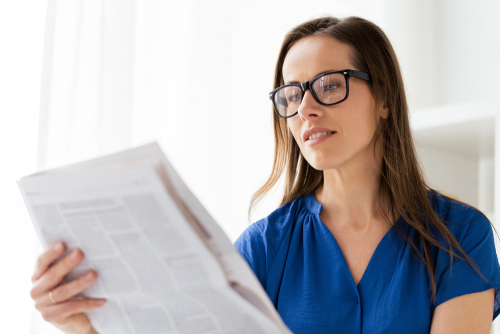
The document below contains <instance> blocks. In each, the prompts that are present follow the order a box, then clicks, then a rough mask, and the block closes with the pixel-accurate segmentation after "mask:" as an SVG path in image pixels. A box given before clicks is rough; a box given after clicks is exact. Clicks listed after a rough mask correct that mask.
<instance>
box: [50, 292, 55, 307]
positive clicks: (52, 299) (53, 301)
mask: <svg viewBox="0 0 500 334" xmlns="http://www.w3.org/2000/svg"><path fill="white" fill-rule="evenodd" d="M49 299H50V301H51V302H52V303H53V304H57V302H56V300H55V299H54V297H52V291H49Z"/></svg>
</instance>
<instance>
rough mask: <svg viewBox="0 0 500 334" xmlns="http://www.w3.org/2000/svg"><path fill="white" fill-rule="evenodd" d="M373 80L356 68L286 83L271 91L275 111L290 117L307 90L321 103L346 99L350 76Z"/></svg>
mask: <svg viewBox="0 0 500 334" xmlns="http://www.w3.org/2000/svg"><path fill="white" fill-rule="evenodd" d="M350 77H354V78H358V79H363V80H366V81H371V76H370V74H368V73H366V72H360V71H355V70H342V71H331V72H326V73H323V74H320V75H318V76H317V77H315V78H313V79H312V80H310V81H307V82H303V83H295V84H289V85H284V86H281V87H278V88H276V89H275V90H273V91H272V92H270V93H269V98H270V99H271V101H273V106H274V111H275V112H276V114H277V115H278V116H279V117H281V118H289V117H292V116H295V115H296V114H297V113H298V110H299V106H300V103H301V102H302V99H303V98H304V94H305V92H306V90H308V89H309V90H310V91H311V93H312V96H313V97H314V99H315V100H316V102H318V103H319V104H322V105H324V106H331V105H334V104H337V103H340V102H342V101H345V100H346V99H347V97H348V96H349V78H350Z"/></svg>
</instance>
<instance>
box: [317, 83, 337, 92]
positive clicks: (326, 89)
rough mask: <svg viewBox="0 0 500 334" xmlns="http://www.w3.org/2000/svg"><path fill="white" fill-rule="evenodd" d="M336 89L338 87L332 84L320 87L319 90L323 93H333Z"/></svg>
mask: <svg viewBox="0 0 500 334" xmlns="http://www.w3.org/2000/svg"><path fill="white" fill-rule="evenodd" d="M337 88H339V86H338V85H336V84H333V83H332V84H325V85H323V86H321V89H322V90H323V92H325V93H329V92H333V91H334V90H335V89H337Z"/></svg>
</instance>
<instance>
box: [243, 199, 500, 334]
mask: <svg viewBox="0 0 500 334" xmlns="http://www.w3.org/2000/svg"><path fill="white" fill-rule="evenodd" d="M436 195H437V196H436V197H435V198H434V199H432V198H433V197H432V196H430V197H429V200H430V201H431V203H432V204H433V207H434V210H435V211H436V212H437V213H438V214H439V215H440V217H441V218H442V219H444V220H445V221H447V222H452V223H453V222H456V223H462V224H448V223H447V225H448V228H449V229H450V231H451V232H452V233H453V235H454V236H455V238H456V239H457V241H458V242H459V243H460V245H461V247H462V249H463V250H464V251H465V252H466V253H467V255H468V256H469V257H470V258H471V259H472V260H473V261H474V263H475V264H476V265H477V267H478V268H479V270H480V271H481V273H482V274H483V276H484V277H486V278H487V279H489V280H490V281H491V285H489V284H488V283H487V282H485V281H484V280H483V279H482V278H481V277H480V276H479V275H478V274H477V272H476V271H474V269H473V268H472V267H471V266H470V265H469V264H468V263H467V262H466V261H462V260H457V258H456V257H455V258H454V262H453V266H452V268H451V270H450V257H449V254H448V253H447V252H445V251H443V250H442V249H440V248H439V247H436V246H434V245H431V248H432V250H433V254H434V256H433V259H434V263H435V264H436V272H435V280H436V287H437V296H436V302H435V304H430V298H431V295H432V287H431V281H430V279H429V278H428V276H427V273H426V268H425V266H424V265H423V263H421V262H420V261H419V260H418V259H416V258H415V256H414V255H413V253H414V251H413V250H411V246H410V245H409V244H408V245H407V246H406V247H405V245H404V244H403V242H402V241H401V240H400V238H399V237H398V234H397V233H396V231H395V230H394V226H392V227H391V229H390V230H389V231H388V232H387V233H386V235H385V236H384V237H383V238H382V240H381V241H380V243H379V244H378V246H377V248H376V249H375V252H374V253H373V255H372V258H371V259H370V262H369V263H368V266H367V268H366V270H365V272H364V274H363V276H362V279H361V281H360V282H359V283H358V285H357V286H356V284H355V282H354V279H353V277H352V275H351V272H350V270H349V268H348V266H347V262H346V261H345V258H344V256H343V254H342V251H341V249H340V247H339V245H338V244H337V242H336V240H335V238H334V237H333V235H332V233H331V232H330V230H328V228H327V227H326V226H325V225H324V224H323V223H322V221H321V219H320V217H319V214H320V212H321V208H322V205H321V204H320V203H319V202H317V201H316V199H315V198H314V193H311V194H309V195H307V196H302V197H299V198H297V199H295V200H294V201H292V202H290V203H288V204H285V205H283V206H281V207H280V208H278V209H276V210H275V211H274V212H272V213H271V214H270V215H269V216H268V217H266V218H263V219H261V220H259V221H257V222H255V223H254V224H252V225H250V226H249V227H248V228H247V229H246V230H245V231H244V232H243V233H242V234H241V235H240V237H239V238H238V239H237V240H236V241H235V243H234V245H235V246H236V248H237V249H238V251H239V252H240V254H241V255H242V256H243V257H244V258H245V259H246V260H247V262H248V263H249V264H250V266H251V267H252V269H253V271H254V273H255V275H256V276H257V278H258V279H259V281H260V283H261V284H262V287H263V288H264V289H265V290H266V292H267V294H268V295H269V298H270V299H271V301H272V302H273V303H274V306H275V307H276V309H277V310H278V312H279V314H280V315H281V317H282V318H283V321H284V322H285V324H286V325H287V326H288V327H289V328H290V330H291V331H292V332H293V333H296V334H298V333H333V332H338V333H345V334H348V333H419V334H423V333H429V331H430V325H431V321H432V315H433V312H434V309H435V308H436V307H437V306H438V305H439V304H441V303H443V302H445V301H447V300H449V299H451V298H454V297H457V296H461V295H464V294H470V293H474V292H481V291H485V290H488V289H491V288H495V305H494V310H493V319H492V320H494V319H495V318H496V316H497V315H498V314H499V313H500V265H499V263H498V258H497V254H496V250H495V244H494V239H493V230H492V228H491V226H490V223H489V221H488V220H487V219H486V217H485V216H484V215H483V214H482V213H481V212H479V211H478V210H476V209H473V208H471V207H468V206H466V205H464V204H461V203H459V202H457V201H455V200H452V199H450V198H447V197H444V196H440V195H439V194H436ZM395 224H397V225H399V226H400V227H401V228H402V229H403V232H404V233H405V232H406V231H407V228H410V237H412V236H413V235H414V229H413V228H411V227H410V226H409V225H408V224H407V223H406V221H405V220H404V219H403V218H402V217H399V219H398V220H397V221H396V223H395ZM438 240H439V241H440V242H441V244H442V245H444V247H445V248H446V243H445V242H444V239H442V237H441V236H440V237H439V238H438ZM410 250H411V252H410ZM454 251H455V253H456V254H460V253H459V252H458V251H457V250H456V249H455V248H454ZM422 254H423V253H422Z"/></svg>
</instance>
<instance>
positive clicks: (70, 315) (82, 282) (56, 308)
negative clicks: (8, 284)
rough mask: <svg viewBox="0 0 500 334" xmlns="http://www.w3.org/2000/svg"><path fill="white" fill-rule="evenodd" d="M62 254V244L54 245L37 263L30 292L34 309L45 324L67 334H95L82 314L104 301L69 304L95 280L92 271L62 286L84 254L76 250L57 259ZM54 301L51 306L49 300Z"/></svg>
mask: <svg viewBox="0 0 500 334" xmlns="http://www.w3.org/2000/svg"><path fill="white" fill-rule="evenodd" d="M64 251H65V245H64V244H63V243H55V244H53V245H51V246H50V247H49V248H48V249H47V250H46V251H45V252H43V253H42V254H41V255H40V256H39V257H38V260H37V262H36V266H35V271H34V273H33V276H32V278H31V281H32V283H33V286H32V289H31V291H30V295H31V298H32V299H33V300H34V301H35V308H36V309H37V310H38V311H39V312H40V313H41V314H42V317H43V319H44V320H46V321H48V322H50V323H51V324H53V325H54V326H55V327H57V328H58V329H60V330H61V331H62V332H64V333H67V334H97V332H96V331H95V329H94V328H93V327H92V325H91V324H90V322H89V321H88V319H87V317H86V316H85V314H83V312H85V311H89V310H92V309H95V308H98V307H101V306H103V305H104V303H105V300H104V299H88V298H87V299H79V300H69V299H70V298H71V297H74V296H76V295H77V294H79V293H80V292H82V291H83V290H85V289H86V288H88V287H89V286H90V285H92V284H93V283H94V282H95V281H96V279H97V273H96V272H95V271H93V270H91V271H89V272H88V273H86V274H85V275H84V276H82V277H80V278H77V279H75V280H73V281H71V282H68V283H65V284H62V285H61V281H62V279H63V278H64V276H66V275H67V274H68V273H69V272H70V271H71V270H72V269H73V268H74V267H75V266H76V265H78V263H80V262H81V261H82V259H83V253H82V251H81V250H79V249H75V250H73V251H71V252H70V253H68V254H67V255H66V256H64V257H63V258H61V259H60V261H58V262H57V263H56V262H55V261H56V260H57V259H59V258H60V257H61V256H62V255H63V254H64ZM49 291H52V298H53V299H54V300H56V301H57V304H54V303H53V302H52V301H51V300H50V298H49Z"/></svg>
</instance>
